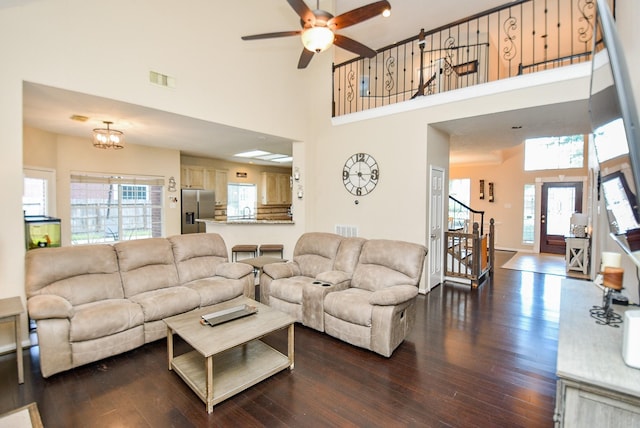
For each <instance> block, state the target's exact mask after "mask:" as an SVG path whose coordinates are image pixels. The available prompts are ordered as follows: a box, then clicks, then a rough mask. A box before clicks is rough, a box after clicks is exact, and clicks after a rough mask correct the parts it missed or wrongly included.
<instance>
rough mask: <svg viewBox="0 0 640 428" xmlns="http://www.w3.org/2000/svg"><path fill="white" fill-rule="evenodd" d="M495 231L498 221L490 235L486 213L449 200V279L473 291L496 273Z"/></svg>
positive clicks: (446, 275)
mask: <svg viewBox="0 0 640 428" xmlns="http://www.w3.org/2000/svg"><path fill="white" fill-rule="evenodd" d="M478 220H479V221H478ZM469 225H471V230H469ZM494 231H495V224H494V220H493V219H490V220H489V232H488V233H487V234H485V233H484V211H478V210H474V209H472V208H470V207H468V206H467V205H465V204H463V203H462V202H460V201H458V200H457V199H456V198H454V197H452V196H449V230H448V231H447V232H445V242H446V249H447V258H446V263H445V279H446V280H448V281H453V282H459V283H463V284H469V285H471V287H472V288H476V287H478V286H479V285H480V284H481V283H482V282H484V280H485V279H487V277H488V276H489V275H490V274H491V273H492V272H493V260H494V252H495V245H494V244H495V241H494Z"/></svg>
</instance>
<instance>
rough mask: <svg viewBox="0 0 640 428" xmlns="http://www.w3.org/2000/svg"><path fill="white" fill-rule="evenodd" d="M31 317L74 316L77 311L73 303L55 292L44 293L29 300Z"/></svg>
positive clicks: (39, 318)
mask: <svg viewBox="0 0 640 428" xmlns="http://www.w3.org/2000/svg"><path fill="white" fill-rule="evenodd" d="M27 310H28V312H29V317H30V318H31V319H34V320H42V319H49V318H72V317H73V315H74V313H75V311H74V310H73V306H72V305H71V303H70V302H69V301H68V300H67V299H65V298H63V297H60V296H56V295H55V294H42V295H38V296H33V297H31V298H29V300H27Z"/></svg>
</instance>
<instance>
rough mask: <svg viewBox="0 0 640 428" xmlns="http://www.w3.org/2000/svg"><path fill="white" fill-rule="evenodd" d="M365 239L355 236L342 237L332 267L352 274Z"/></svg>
mask: <svg viewBox="0 0 640 428" xmlns="http://www.w3.org/2000/svg"><path fill="white" fill-rule="evenodd" d="M366 241H367V240H366V239H364V238H357V237H350V238H344V239H343V240H342V241H341V242H340V247H339V248H338V253H337V254H336V260H335V262H334V264H333V269H334V270H339V271H343V272H347V273H349V274H352V273H353V271H354V270H355V268H356V265H357V264H358V259H359V258H360V251H361V250H362V246H363V245H364V243H365V242H366Z"/></svg>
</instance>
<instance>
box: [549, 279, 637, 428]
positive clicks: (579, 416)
mask: <svg viewBox="0 0 640 428" xmlns="http://www.w3.org/2000/svg"><path fill="white" fill-rule="evenodd" d="M561 299H562V300H561V302H560V332H559V336H558V365H557V376H558V380H557V390H556V411H555V415H554V421H555V426H556V427H586V426H591V427H598V426H616V427H631V426H640V370H639V369H634V368H631V367H629V366H627V365H626V364H625V363H624V360H623V359H622V329H623V326H622V325H621V324H620V325H619V327H618V328H614V327H612V326H610V325H599V324H596V320H595V319H593V318H591V316H590V314H589V309H591V308H592V307H593V306H600V305H601V304H602V291H601V290H600V289H599V288H597V287H596V286H595V285H594V284H593V283H592V282H589V281H579V280H574V279H566V280H563V281H562V297H561ZM613 308H614V310H615V312H616V313H618V314H620V315H623V316H624V312H625V310H627V307H625V306H618V305H614V306H613Z"/></svg>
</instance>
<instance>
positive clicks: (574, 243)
mask: <svg viewBox="0 0 640 428" xmlns="http://www.w3.org/2000/svg"><path fill="white" fill-rule="evenodd" d="M565 242H566V244H567V245H566V247H567V251H566V261H567V271H570V270H576V271H580V272H582V273H583V274H585V275H587V274H588V273H589V237H588V236H587V237H580V238H579V237H577V236H567V237H566V238H565Z"/></svg>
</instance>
